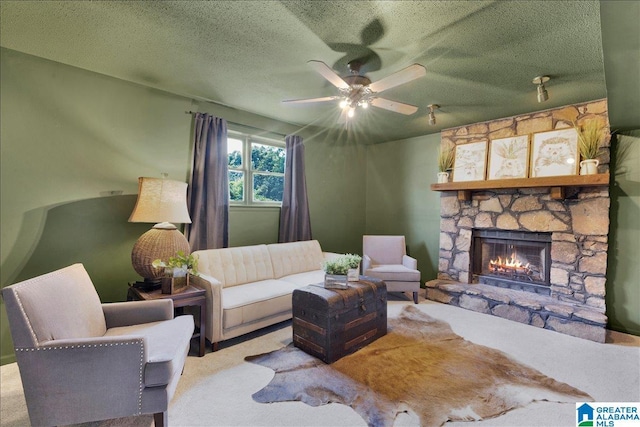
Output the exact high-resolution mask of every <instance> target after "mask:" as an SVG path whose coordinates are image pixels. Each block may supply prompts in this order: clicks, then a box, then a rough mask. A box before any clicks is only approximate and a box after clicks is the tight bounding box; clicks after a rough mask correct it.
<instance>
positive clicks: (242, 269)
mask: <svg viewBox="0 0 640 427" xmlns="http://www.w3.org/2000/svg"><path fill="white" fill-rule="evenodd" d="M193 254H194V255H196V256H197V257H198V270H199V271H201V272H202V273H204V274H206V275H209V276H212V277H215V278H216V279H217V280H219V281H220V282H221V283H222V286H224V287H230V286H236V285H242V284H245V283H250V282H257V281H260V280H267V279H273V278H274V276H273V267H272V265H271V256H270V255H269V251H268V250H267V246H266V245H255V246H240V247H237V248H223V249H206V250H202V251H195V252H194V253H193Z"/></svg>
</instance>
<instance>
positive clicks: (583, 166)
mask: <svg viewBox="0 0 640 427" xmlns="http://www.w3.org/2000/svg"><path fill="white" fill-rule="evenodd" d="M599 164H600V161H599V160H598V159H587V160H583V161H581V162H580V175H595V174H597V173H598V165H599Z"/></svg>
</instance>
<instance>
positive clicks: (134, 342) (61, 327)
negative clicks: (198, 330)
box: [2, 264, 194, 426]
mask: <svg viewBox="0 0 640 427" xmlns="http://www.w3.org/2000/svg"><path fill="white" fill-rule="evenodd" d="M2 296H3V299H4V301H5V305H6V309H7V315H8V318H9V327H10V330H11V335H12V338H13V343H14V347H15V354H16V359H17V362H18V368H19V369H20V377H21V379H22V384H23V388H24V394H25V398H26V402H27V409H28V411H29V418H30V420H31V424H33V425H38V426H41V425H43V426H53V425H60V424H65V425H66V424H75V423H80V422H87V421H98V420H104V419H112V418H120V417H126V416H132V415H141V414H154V422H155V425H156V426H159V425H161V426H166V425H167V408H168V405H169V401H170V400H171V398H172V396H173V393H174V391H175V389H176V386H177V384H178V380H179V379H180V375H181V373H182V369H183V367H184V363H185V360H186V357H187V353H188V351H189V342H190V340H191V336H192V335H193V330H194V322H193V317H192V316H179V317H177V318H175V319H174V317H173V301H171V300H169V299H164V300H157V301H137V302H122V303H112V304H101V303H100V299H99V297H98V294H97V292H96V290H95V288H94V286H93V283H92V282H91V279H90V278H89V275H88V274H87V272H86V271H85V269H84V267H83V266H82V264H74V265H72V266H70V267H66V268H63V269H61V270H57V271H54V272H52V273H48V274H45V275H43V276H39V277H36V278H34V279H30V280H26V281H24V282H20V283H16V284H15V285H11V286H8V287H5V288H4V289H2Z"/></svg>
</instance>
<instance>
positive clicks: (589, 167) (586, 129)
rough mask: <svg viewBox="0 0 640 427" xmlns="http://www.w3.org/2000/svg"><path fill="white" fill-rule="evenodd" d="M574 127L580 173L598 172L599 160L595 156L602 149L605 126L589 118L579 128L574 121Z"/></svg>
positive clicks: (590, 173) (591, 173)
mask: <svg viewBox="0 0 640 427" xmlns="http://www.w3.org/2000/svg"><path fill="white" fill-rule="evenodd" d="M573 127H574V129H575V130H576V132H578V149H579V150H580V157H582V159H583V160H582V161H581V162H580V175H593V174H596V173H598V165H599V164H600V161H599V160H598V159H597V158H596V157H598V155H599V154H600V151H601V150H602V142H603V140H604V135H605V134H604V132H603V131H604V129H605V126H604V125H603V124H602V123H601V122H600V121H598V120H590V121H588V122H586V123H585V124H583V125H582V128H580V127H579V126H578V125H577V124H576V123H574V124H573Z"/></svg>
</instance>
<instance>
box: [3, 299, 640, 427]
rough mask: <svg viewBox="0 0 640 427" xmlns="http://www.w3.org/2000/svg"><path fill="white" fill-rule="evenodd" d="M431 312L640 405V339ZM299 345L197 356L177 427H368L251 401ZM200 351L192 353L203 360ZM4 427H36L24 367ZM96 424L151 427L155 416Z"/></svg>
mask: <svg viewBox="0 0 640 427" xmlns="http://www.w3.org/2000/svg"><path fill="white" fill-rule="evenodd" d="M406 305H412V304H411V303H410V302H409V301H408V299H407V300H399V299H395V300H394V299H393V297H390V301H389V305H388V311H389V317H395V316H398V314H399V313H400V311H401V309H402V308H403V307H404V306H406ZM417 307H418V308H419V309H420V310H421V311H423V312H424V313H426V314H428V315H430V316H432V317H434V318H436V319H440V320H442V321H445V322H447V323H448V324H449V325H451V328H452V330H453V331H454V332H455V333H456V334H457V335H460V336H461V337H463V338H465V339H466V340H468V341H471V342H473V343H476V344H479V345H483V346H487V347H491V348H495V349H497V350H500V351H503V352H505V353H507V354H508V355H509V356H510V357H511V358H513V359H515V360H517V361H518V362H520V363H523V364H525V365H528V366H531V367H532V368H534V369H536V370H538V371H540V372H541V373H542V374H544V375H546V376H548V377H551V378H554V379H555V380H557V381H560V382H564V383H567V384H570V385H571V386H573V387H576V388H577V389H579V390H582V391H584V392H585V393H587V394H589V395H590V396H592V397H593V399H594V400H595V401H599V402H605V401H636V402H637V401H640V348H639V347H634V345H637V343H638V340H637V339H636V338H634V337H630V336H625V335H621V334H616V333H613V334H612V336H614V337H615V339H614V341H616V342H621V343H623V344H624V345H619V344H611V343H609V344H598V343H594V342H591V341H586V340H581V339H578V338H573V337H570V336H567V335H562V334H559V333H556V332H551V331H546V330H542V329H538V328H534V327H531V326H527V325H521V324H519V323H515V322H511V321H507V320H504V319H500V318H497V317H493V316H489V315H484V314H479V313H475V312H472V311H468V310H464V309H461V308H458V307H452V306H449V305H444V304H438V303H434V302H430V301H425V300H421V303H420V304H419V305H418V306H417ZM290 342H291V327H290V326H289V325H287V324H284V325H279V326H277V327H273V328H269V329H267V330H264V331H261V332H260V333H258V334H252V335H251V336H250V337H248V338H245V339H237V340H232V341H231V342H229V343H225V344H224V345H223V348H222V349H221V350H219V351H217V352H216V353H211V352H210V351H209V352H207V354H206V355H205V357H202V358H200V357H189V358H188V360H187V365H186V367H185V371H184V375H183V378H182V379H181V381H180V384H179V385H178V390H177V392H176V396H175V397H174V399H173V401H172V403H171V406H170V410H169V424H170V425H171V426H185V427H187V426H364V425H366V424H365V422H364V420H363V419H362V417H360V416H359V415H358V414H357V413H356V412H355V411H354V410H353V409H351V408H350V407H348V406H345V405H340V404H330V405H325V406H320V407H311V406H309V405H306V404H304V403H302V402H284V403H274V404H262V403H257V402H255V401H254V400H253V399H252V398H251V395H252V394H253V393H255V392H257V391H258V390H260V389H262V388H263V387H264V386H265V385H267V384H268V383H269V382H270V381H271V379H272V378H273V375H274V374H273V371H272V370H271V369H269V368H265V367H262V366H258V365H255V364H252V363H249V362H245V361H244V358H245V357H247V356H250V355H255V354H260V353H266V352H270V351H273V350H277V349H279V348H281V347H284V346H286V345H288V344H289V343H290ZM196 351H197V349H196V348H195V347H194V348H193V349H192V352H193V354H194V355H195V354H196ZM0 374H1V377H0V424H1V425H2V426H7V427H9V426H20V427H22V426H28V425H29V418H28V415H27V410H26V405H25V402H24V395H23V393H22V389H21V385H20V377H19V373H18V369H17V366H16V364H15V363H14V364H8V365H4V366H2V367H1V368H0ZM419 424H420V422H419V419H418V416H417V414H415V413H412V412H409V413H406V414H400V415H399V416H398V418H397V419H396V421H395V425H396V426H404V425H419ZM90 425H96V426H98V425H99V426H101V427H102V426H105V425H114V426H115V425H123V426H138V425H144V426H145V427H147V426H149V425H151V418H150V417H139V418H138V419H132V418H130V419H126V420H117V421H113V422H110V423H95V424H94V423H92V424H90ZM469 425H474V426H475V425H482V426H512V427H513V426H554V427H557V426H565V425H566V426H574V425H575V404H573V403H553V402H535V403H532V404H529V405H527V406H525V407H523V408H519V409H515V410H513V411H510V412H508V413H506V414H505V415H502V416H499V417H497V418H492V419H488V420H484V421H478V422H452V423H447V426H452V427H459V426H469Z"/></svg>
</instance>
